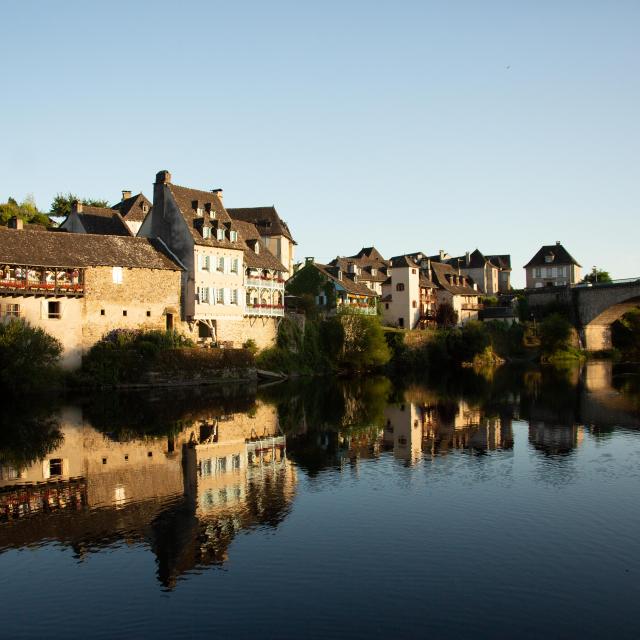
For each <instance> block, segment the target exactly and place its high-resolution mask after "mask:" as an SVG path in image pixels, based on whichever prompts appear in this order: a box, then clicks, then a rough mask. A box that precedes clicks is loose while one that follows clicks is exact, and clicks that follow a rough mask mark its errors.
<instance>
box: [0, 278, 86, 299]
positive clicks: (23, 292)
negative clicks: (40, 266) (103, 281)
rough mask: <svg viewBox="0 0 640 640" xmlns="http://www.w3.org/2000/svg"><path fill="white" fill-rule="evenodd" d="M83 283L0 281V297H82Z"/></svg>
mask: <svg viewBox="0 0 640 640" xmlns="http://www.w3.org/2000/svg"><path fill="white" fill-rule="evenodd" d="M84 291H85V288H84V283H83V282H62V281H58V282H46V281H33V280H8V279H7V280H0V296H49V297H56V296H70V297H74V298H77V297H81V296H83V295H84Z"/></svg>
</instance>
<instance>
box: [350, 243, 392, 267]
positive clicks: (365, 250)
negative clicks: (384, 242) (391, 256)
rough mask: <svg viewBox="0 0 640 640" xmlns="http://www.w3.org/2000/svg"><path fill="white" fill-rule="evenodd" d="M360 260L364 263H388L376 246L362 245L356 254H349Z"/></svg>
mask: <svg viewBox="0 0 640 640" xmlns="http://www.w3.org/2000/svg"><path fill="white" fill-rule="evenodd" d="M349 257H350V258H355V259H357V260H360V261H361V262H362V264H377V263H380V264H386V263H387V260H385V259H384V258H383V257H382V254H381V253H380V252H379V251H378V250H377V249H376V248H375V247H362V249H360V251H358V253H356V255H355V256H349Z"/></svg>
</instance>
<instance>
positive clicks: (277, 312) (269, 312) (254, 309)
mask: <svg viewBox="0 0 640 640" xmlns="http://www.w3.org/2000/svg"><path fill="white" fill-rule="evenodd" d="M245 314H246V315H248V316H283V315H284V305H282V304H248V305H247V306H246V311H245Z"/></svg>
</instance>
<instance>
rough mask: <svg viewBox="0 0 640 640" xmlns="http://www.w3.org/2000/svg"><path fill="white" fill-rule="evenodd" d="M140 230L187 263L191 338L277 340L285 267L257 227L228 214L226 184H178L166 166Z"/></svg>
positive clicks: (262, 343)
mask: <svg viewBox="0 0 640 640" xmlns="http://www.w3.org/2000/svg"><path fill="white" fill-rule="evenodd" d="M243 232H244V234H245V235H246V236H248V237H245V235H243ZM138 235H139V236H143V237H148V238H156V239H157V240H158V241H159V242H161V243H162V244H163V245H164V246H166V247H167V248H168V251H170V252H171V255H173V256H174V257H175V259H176V260H177V262H179V264H180V265H182V266H183V268H184V270H183V274H182V318H183V320H184V321H185V322H186V323H187V326H188V331H189V332H190V333H192V334H193V337H195V338H196V339H200V340H202V341H204V342H217V343H219V344H223V345H227V346H233V347H240V346H242V344H244V343H245V342H246V341H247V340H249V339H252V340H254V341H255V343H256V344H257V345H258V346H259V347H267V346H270V345H271V344H272V343H273V341H274V339H275V336H276V332H277V325H278V321H279V319H280V318H281V317H282V316H283V315H284V275H285V273H286V268H285V267H284V265H283V264H282V263H281V262H280V261H279V260H278V259H277V258H276V257H275V256H274V255H273V254H272V253H271V252H270V251H269V249H268V248H267V247H266V245H265V244H264V242H263V241H262V239H261V236H260V234H259V233H256V229H255V228H254V227H253V225H250V223H244V222H243V221H235V220H233V219H232V218H231V217H230V216H229V214H228V212H227V210H226V209H225V207H224V205H223V201H222V197H221V190H220V189H214V190H212V191H202V190H198V189H190V188H187V187H180V186H178V185H175V184H173V183H172V182H171V174H170V173H169V172H168V171H160V172H159V173H158V174H157V176H156V182H155V185H154V194H153V206H152V208H151V210H150V212H149V214H148V215H147V217H146V218H145V220H144V222H143V224H142V226H141V227H140V231H139V233H138Z"/></svg>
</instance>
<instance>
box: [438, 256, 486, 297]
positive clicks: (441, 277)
mask: <svg viewBox="0 0 640 640" xmlns="http://www.w3.org/2000/svg"><path fill="white" fill-rule="evenodd" d="M431 271H432V273H433V275H434V278H435V281H436V283H437V284H438V285H439V286H440V287H442V288H443V289H445V290H446V291H449V292H450V293H453V294H454V295H466V296H473V295H475V296H477V295H478V292H477V291H476V290H475V289H474V288H473V287H470V286H466V285H456V284H451V283H450V281H449V279H448V277H449V278H450V277H452V276H458V273H457V272H456V270H455V269H454V268H453V267H452V266H451V265H450V264H446V263H444V262H435V261H433V262H431ZM463 278H464V281H465V282H466V281H468V280H467V278H466V276H463Z"/></svg>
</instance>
